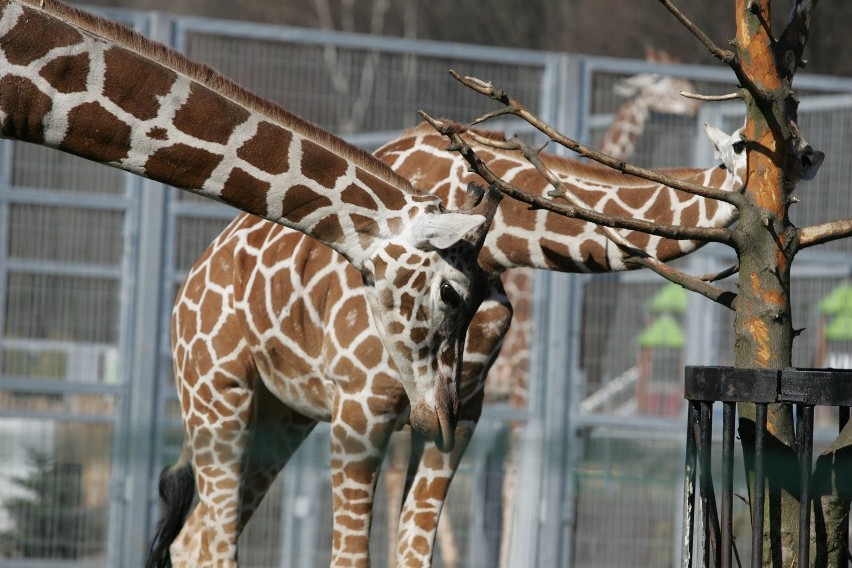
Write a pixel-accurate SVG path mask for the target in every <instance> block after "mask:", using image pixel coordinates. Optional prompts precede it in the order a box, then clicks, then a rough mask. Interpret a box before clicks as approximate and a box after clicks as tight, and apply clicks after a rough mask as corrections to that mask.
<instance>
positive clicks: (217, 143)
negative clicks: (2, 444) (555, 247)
mask: <svg viewBox="0 0 852 568" xmlns="http://www.w3.org/2000/svg"><path fill="white" fill-rule="evenodd" d="M211 117H212V118H214V119H211ZM0 129H1V130H0V135H2V136H3V137H4V138H10V139H16V140H21V141H25V142H31V143H35V144H40V145H44V146H48V147H52V148H56V149H58V150H60V151H64V152H68V153H72V154H76V155H79V156H81V157H84V158H88V159H91V160H94V161H96V162H100V163H104V164H106V165H110V166H114V167H117V168H120V169H123V170H126V171H128V172H131V173H134V174H137V175H143V176H146V177H149V178H151V179H153V180H156V181H160V182H163V183H167V184H169V185H174V186H176V187H179V188H182V189H184V190H187V191H190V192H193V193H196V194H199V195H202V196H204V197H207V198H211V199H215V200H218V201H222V202H224V203H227V204H229V205H232V206H234V207H236V208H238V209H241V210H243V211H245V212H247V213H250V214H252V215H255V216H257V217H254V218H255V219H261V218H262V219H265V220H267V221H268V222H270V225H274V226H276V227H279V226H280V227H282V228H283V227H287V228H289V229H291V230H294V231H298V232H300V233H303V234H304V235H306V238H308V237H310V238H312V239H315V240H316V241H317V242H318V243H319V242H321V243H322V244H323V245H324V246H327V247H329V250H333V251H335V252H336V253H337V254H339V255H340V257H341V258H343V259H345V261H346V262H347V263H348V265H349V266H351V267H352V270H353V271H354V273H355V274H357V279H358V280H359V281H360V282H361V290H362V291H363V292H362V293H363V294H364V297H365V298H366V300H367V305H368V306H369V316H367V317H368V320H369V322H370V324H371V325H372V326H374V327H375V332H376V336H377V340H378V344H370V345H369V348H370V350H372V351H376V350H378V351H380V352H381V353H383V355H382V356H381V357H382V358H385V359H386V365H388V366H391V367H393V368H394V378H393V380H395V381H399V382H400V384H401V389H400V390H401V392H405V396H406V397H407V399H408V401H409V403H410V404H409V416H408V420H409V422H410V424H411V425H412V427H413V428H414V429H416V430H417V431H418V432H421V433H422V434H423V435H424V436H425V437H426V438H427V439H430V440H433V441H435V443H436V444H437V445H439V446H440V447H442V448H443V449H445V450H449V449H450V448H451V447H452V446H453V443H454V435H455V425H456V423H457V420H458V411H459V382H458V380H459V376H460V371H461V358H460V357H461V352H462V346H463V343H464V336H465V332H466V328H467V325H468V324H469V322H470V319H471V318H472V316H473V313H474V312H475V311H476V309H477V308H478V306H479V304H480V303H481V301H482V300H483V299H484V297H485V294H486V293H487V292H488V285H487V280H486V278H485V275H484V272H483V271H482V270H481V269H480V268H479V267H478V266H477V261H478V259H477V256H478V251H479V249H480V248H481V246H482V242H483V240H484V237H485V234H486V231H487V228H488V225H489V224H490V222H491V218H492V217H493V214H494V211H495V208H496V205H497V203H498V202H499V198H500V197H499V193H498V192H496V191H494V190H492V191H489V192H482V191H479V190H477V189H475V188H472V189H471V192H470V195H471V199H470V200H469V207H468V208H467V209H465V210H464V211H458V212H454V211H446V210H445V209H444V208H443V206H442V204H441V203H440V201H439V199H438V198H437V197H436V196H434V195H431V194H428V193H422V192H419V191H416V190H414V189H413V187H412V186H411V185H410V184H409V183H408V182H407V181H406V180H405V179H404V178H402V177H400V176H398V175H397V174H395V173H394V172H393V171H392V170H390V169H389V168H388V167H387V166H385V165H384V164H382V163H381V162H379V161H378V160H376V159H375V158H373V157H372V156H370V155H369V154H367V153H365V152H363V151H361V150H358V149H356V148H354V147H352V146H350V145H348V144H346V143H344V142H343V141H341V140H339V139H338V138H336V137H334V136H332V135H330V134H329V133H326V132H324V131H322V130H320V129H319V128H317V127H315V126H313V125H311V124H309V123H307V122H305V121H304V120H302V119H300V118H298V117H296V116H294V115H292V114H291V113H288V112H287V111H285V110H284V109H281V108H280V107H278V106H276V105H274V104H272V103H269V102H267V101H265V100H263V99H260V98H259V97H256V96H254V95H253V94H251V93H249V92H248V91H245V90H244V89H242V88H240V87H238V86H237V85H235V84H233V83H231V82H230V81H228V80H227V79H225V78H223V77H222V76H220V75H219V74H217V73H216V72H214V71H213V70H212V69H210V68H208V67H206V66H202V65H199V64H196V63H194V62H192V61H190V60H189V59H187V58H185V57H183V56H181V55H179V54H177V53H176V52H173V51H171V50H169V49H168V48H165V47H164V46H161V45H159V44H156V43H153V42H150V41H148V40H146V39H145V38H143V37H142V36H140V35H138V34H136V33H134V32H132V31H131V30H129V29H127V28H125V27H123V26H120V25H117V24H114V23H112V22H109V21H107V20H104V19H101V18H97V17H95V16H92V15H90V14H87V13H85V12H82V11H80V10H76V9H74V8H72V7H69V6H67V5H65V4H62V3H61V2H58V1H53V0H40V1H36V0H3V1H2V2H0ZM255 244H256V243H255ZM278 252H279V253H280V254H282V255H286V254H289V251H288V250H287V249H282V250H279V251H278ZM349 277H350V278H351V277H352V276H351V275H350V276H349ZM209 298H212V294H211V296H210V297H209ZM211 301H212V300H211V299H208V300H207V304H209V303H210V302H211ZM207 304H205V305H207ZM356 315H357V314H356ZM198 323H199V328H198V330H199V331H200V332H202V333H210V332H211V331H213V330H211V329H209V328H208V327H206V326H207V325H208V324H210V323H211V322H210V320H209V319H204V320H202V321H200V322H198ZM214 323H215V322H214ZM371 330H372V327H371ZM206 347H207V348H208V349H209V350H210V351H212V352H214V353H215V354H216V355H221V353H218V352H216V350H217V349H219V348H221V347H222V346H221V345H220V344H210V345H207V346H206ZM190 355H191V356H193V357H197V358H198V359H196V360H195V361H194V363H195V364H196V366H197V367H198V368H203V367H204V365H205V364H207V362H208V361H209V360H210V358H211V356H212V354H211V353H201V352H199V351H198V350H196V351H195V352H192V353H190ZM205 357H207V358H206V359H205ZM337 364H338V365H340V366H341V367H343V368H346V367H347V366H348V364H349V363H348V361H347V360H346V359H345V358H344V359H341V360H340V361H338V362H337ZM232 371H233V369H230V370H227V371H222V372H220V373H219V374H216V375H215V377H212V379H213V380H214V381H215V386H216V387H217V390H216V391H214V392H213V393H210V394H211V398H208V399H206V400H205V401H204V404H205V408H204V409H200V408H199V409H196V410H199V411H201V412H203V411H205V410H206V411H207V412H208V413H209V414H210V415H211V416H213V417H214V421H213V422H212V423H206V422H204V420H203V419H199V416H200V415H199V414H195V415H194V418H196V419H198V420H196V421H189V420H188V421H187V434H188V436H189V437H190V438H192V439H193V443H194V444H195V447H194V449H195V450H196V454H195V455H194V456H193V458H194V460H195V462H196V465H198V470H199V472H198V475H199V480H200V481H203V482H205V483H206V482H207V481H210V482H211V485H216V484H218V483H219V482H221V483H224V484H227V483H228V482H229V481H230V479H219V480H215V481H214V478H213V477H210V476H209V475H207V474H204V473H203V472H202V471H201V470H203V469H205V468H212V469H214V470H215V475H221V473H222V469H221V468H218V464H215V463H211V462H210V461H208V462H204V461H203V460H205V459H207V458H208V457H209V456H210V453H209V450H210V447H213V448H217V449H218V448H220V447H228V446H229V445H230V444H237V445H238V444H239V443H240V441H241V440H236V441H235V440H234V439H227V440H226V439H220V438H219V435H220V434H221V433H222V432H221V431H220V430H217V428H219V427H220V424H217V423H216V422H215V417H216V416H217V413H218V412H219V411H220V410H222V409H225V410H224V412H227V411H230V412H232V413H233V416H236V417H237V419H239V418H242V417H247V416H249V415H250V414H251V412H252V404H251V402H252V400H253V399H252V396H251V395H250V394H247V393H246V392H245V389H244V388H243V387H242V385H241V384H240V381H238V380H235V379H234V378H233V377H232ZM244 378H245V377H244ZM304 378H305V381H304V383H303V384H301V385H298V386H296V387H294V388H300V389H303V391H304V397H305V398H307V399H309V398H310V397H311V396H312V395H313V394H315V393H316V391H317V389H319V390H324V389H326V388H327V385H323V384H316V382H314V381H311V380H309V377H304ZM254 386H255V385H252V387H254ZM352 395H353V396H354V397H356V398H357V395H358V393H352ZM307 404H308V405H310V403H307ZM296 406H297V407H298V404H296ZM187 410H189V409H187ZM337 411H339V412H341V413H345V412H348V411H350V408H349V406H347V405H345V404H343V405H342V408H339V409H337ZM233 416H232V417H233ZM208 444H209V445H210V447H206V445H208ZM237 469H239V468H237ZM231 473H232V474H235V473H236V472H231ZM202 477H203V479H202ZM225 477H227V476H225ZM199 485H201V483H199ZM215 509H216V512H217V513H218V512H221V511H220V510H219V508H218V507H216V508H215ZM220 521H221V522H222V523H223V526H227V523H228V522H230V521H229V519H228V518H227V514H226V518H225V519H220ZM214 544H215V545H216V546H217V547H219V548H218V549H217V552H216V553H215V554H219V553H220V552H219V550H220V549H221V544H222V543H221V542H216V543H214ZM211 554H212V552H211Z"/></svg>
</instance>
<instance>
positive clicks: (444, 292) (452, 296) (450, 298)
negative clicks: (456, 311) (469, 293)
mask: <svg viewBox="0 0 852 568" xmlns="http://www.w3.org/2000/svg"><path fill="white" fill-rule="evenodd" d="M441 300H443V301H444V303H445V304H447V305H448V306H449V307H451V308H458V307H459V306H461V303H462V300H461V296H459V293H458V292H456V289H455V288H453V286H452V285H451V284H450V283H449V282H447V281H446V280H444V281H443V282H441Z"/></svg>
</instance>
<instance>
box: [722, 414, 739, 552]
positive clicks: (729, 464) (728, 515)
mask: <svg viewBox="0 0 852 568" xmlns="http://www.w3.org/2000/svg"><path fill="white" fill-rule="evenodd" d="M735 418H736V403H734V402H723V403H722V519H721V525H722V526H721V538H720V541H721V543H720V544H721V548H720V550H719V559H720V565H721V568H731V566H732V565H733V563H732V558H731V550H732V548H733V544H734V543H733V506H734V419H735Z"/></svg>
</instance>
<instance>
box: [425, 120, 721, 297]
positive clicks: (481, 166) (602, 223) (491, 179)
mask: <svg viewBox="0 0 852 568" xmlns="http://www.w3.org/2000/svg"><path fill="white" fill-rule="evenodd" d="M420 115H421V116H422V117H423V118H424V119H425V120H426V121H427V122H429V124H431V125H432V126H433V127H434V128H435V129H436V130H437V131H438V132H440V133H441V134H442V135H444V136H446V137H447V138H449V140H450V142H451V145H450V149H452V150H455V151H458V152H459V153H460V154H461V155H462V156H463V157H464V158H465V159H466V160H467V161H468V163H469V164H470V166H471V168H472V169H473V171H474V172H475V173H477V174H478V175H479V176H480V177H482V178H483V179H484V180H485V181H486V182H488V183H489V184H491V185H494V186H496V187H497V188H498V189H500V191H502V192H503V193H505V194H506V195H509V196H510V197H512V198H515V199H518V200H520V201H523V202H525V203H528V204H530V205H532V206H533V207H536V208H542V209H546V210H548V211H551V212H553V213H557V214H560V215H563V216H565V217H576V218H580V219H583V220H586V221H591V222H593V223H595V224H597V225H598V226H599V227H600V230H601V232H602V233H603V234H604V236H605V237H606V238H607V239H609V240H610V241H611V242H612V243H613V244H615V245H616V246H617V247H618V248H619V249H621V250H622V251H623V252H624V253H625V258H624V262H625V263H629V264H635V265H637V266H643V267H645V268H648V269H650V270H652V271H653V272H655V273H657V274H659V275H660V276H662V277H663V278H665V279H666V280H668V281H670V282H674V283H675V284H679V285H680V286H682V287H684V288H686V289H687V290H690V291H693V292H696V293H698V294H701V295H702V296H704V297H706V298H709V299H710V300H713V301H714V302H717V303H719V304H721V305H723V306H725V307H727V308H730V309H735V304H736V298H737V295H736V294H735V293H733V292H730V291H728V290H724V289H722V288H718V287H716V286H713V285H711V284H708V283H707V282H704V281H702V280H701V279H699V278H696V277H694V276H690V275H689V274H686V273H683V272H680V271H679V270H676V269H674V268H672V267H671V266H668V265H667V264H665V263H663V262H660V261H659V260H657V259H656V258H653V257H652V256H650V255H649V254H648V253H647V252H645V251H644V250H642V249H640V248H638V247H636V246H634V245H633V244H632V243H630V242H629V241H628V240H627V239H625V238H624V237H623V236H622V235H620V234H619V233H618V232H617V231H616V230H615V229H616V228H627V229H632V230H637V231H642V232H646V233H650V234H661V231H659V229H660V228H661V227H665V226H659V225H655V224H654V223H651V222H648V221H639V220H636V219H626V218H619V217H613V216H611V215H604V214H602V213H599V212H597V211H594V210H590V209H587V208H585V207H583V206H582V202H581V201H580V200H579V199H577V198H576V197H575V196H574V195H573V194H572V193H571V192H569V191H566V192H564V193H563V194H562V197H564V198H565V199H566V200H567V201H568V202H569V205H568V206H558V205H556V204H554V203H553V202H552V201H550V200H547V199H543V198H541V197H537V196H533V195H529V194H527V193H526V192H524V191H522V190H520V189H518V188H517V187H515V186H513V185H511V184H509V183H506V182H505V181H504V180H502V179H500V178H499V177H498V176H497V175H495V174H494V172H493V171H491V169H490V168H488V166H487V165H486V164H485V163H484V162H483V161H482V160H481V159H480V158H479V156H477V155H476V152H474V151H473V148H471V147H470V145H469V144H468V143H467V142H466V141H465V140H464V139H463V138H462V137H461V135H460V134H459V133H458V132H457V131H456V130H455V129H454V128H453V127H447V126H445V125H444V124H443V123H441V122H440V121H437V120H435V119H433V118H432V117H430V116H429V115H427V114H426V113H424V112H423V111H420ZM526 148H527V150H529V151H532V149H531V148H529V146H528V145H526ZM534 153H535V152H534V151H533V154H534ZM575 199H576V202H574V201H573V200H575ZM640 227H641V228H640ZM668 228H669V229H671V230H673V231H675V230H677V231H684V232H686V231H695V230H697V231H701V233H702V234H703V235H705V236H707V235H714V236H718V237H719V238H724V241H720V242H728V240H729V238H730V236H729V232H728V231H727V230H723V233H724V234H723V235H722V234H719V230H718V229H703V228H698V227H675V226H669V227H668ZM672 238H677V237H672ZM688 238H695V237H688ZM708 240H714V239H708Z"/></svg>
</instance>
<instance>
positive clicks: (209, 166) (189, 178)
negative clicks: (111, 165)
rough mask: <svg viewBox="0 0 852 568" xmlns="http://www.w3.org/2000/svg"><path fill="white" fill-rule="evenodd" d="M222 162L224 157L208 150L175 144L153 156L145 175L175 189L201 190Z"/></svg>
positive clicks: (149, 160) (149, 159) (146, 165)
mask: <svg viewBox="0 0 852 568" xmlns="http://www.w3.org/2000/svg"><path fill="white" fill-rule="evenodd" d="M221 161H222V156H219V155H218V154H214V153H212V152H208V151H207V150H202V149H200V148H193V147H192V146H187V145H186V144H173V145H171V146H168V147H166V148H160V149H159V150H157V151H156V152H154V153H153V154H151V156H150V157H149V158H148V161H147V162H146V163H145V175H146V176H147V177H149V178H151V179H154V180H156V181H160V182H163V183H166V184H168V185H173V186H175V187H182V188H185V189H195V190H199V189H201V188H202V187H203V186H204V183H205V182H206V181H207V180H208V179H210V175H211V174H212V173H213V170H214V169H216V166H218V165H219V162H221Z"/></svg>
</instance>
